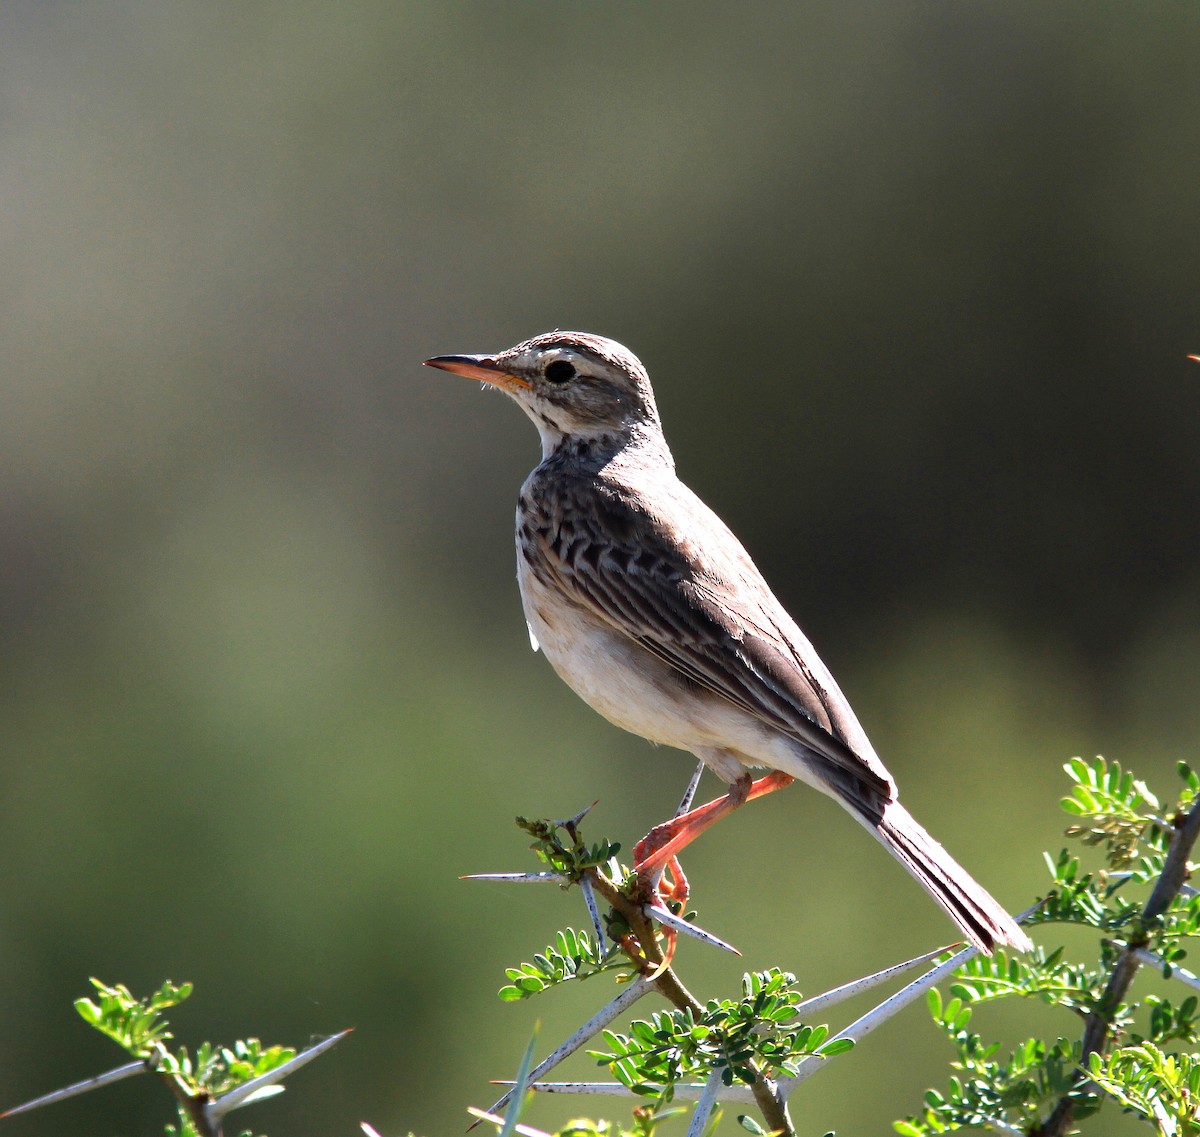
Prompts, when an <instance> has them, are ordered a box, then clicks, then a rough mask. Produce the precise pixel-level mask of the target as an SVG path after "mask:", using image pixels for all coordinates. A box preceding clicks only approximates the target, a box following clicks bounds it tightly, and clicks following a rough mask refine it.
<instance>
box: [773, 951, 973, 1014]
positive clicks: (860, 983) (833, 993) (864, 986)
mask: <svg viewBox="0 0 1200 1137" xmlns="http://www.w3.org/2000/svg"><path fill="white" fill-rule="evenodd" d="M948 950H949V949H948V948H944V947H941V948H935V949H934V950H933V951H927V952H926V953H925V954H924V955H918V956H914V957H913V958H912V959H906V960H905V961H904V962H903V963H896V964H893V965H892V966H891V967H885V968H884V969H883V970H882V971H876V972H875V973H874V974H873V975H864V976H863V977H862V978H861V979H852V980H851V981H850V982H849V983H843V984H842V985H841V986H840V987H834V988H833V989H832V990H830V991H826V992H825V993H824V994H822V995H814V996H813V997H812V998H811V999H805V1000H804V1002H802V1003H797V1004H796V1013H797V1014H811V1013H812V1012H814V1011H823V1010H825V1008H826V1007H833V1006H836V1005H837V1004H838V1003H843V1002H845V1001H846V1000H847V999H852V998H853V997H854V996H855V995H861V994H862V993H863V992H864V991H869V990H870V989H871V988H872V987H878V986H879V984H880V983H886V982H887V981H888V980H889V979H894V978H895V977H896V976H897V975H903V974H904V973H905V972H906V971H911V970H912V969H913V968H914V967H920V966H921V964H923V963H928V962H929V961H930V960H931V959H937V957H938V956H939V955H945V953H946V952H947V951H948Z"/></svg>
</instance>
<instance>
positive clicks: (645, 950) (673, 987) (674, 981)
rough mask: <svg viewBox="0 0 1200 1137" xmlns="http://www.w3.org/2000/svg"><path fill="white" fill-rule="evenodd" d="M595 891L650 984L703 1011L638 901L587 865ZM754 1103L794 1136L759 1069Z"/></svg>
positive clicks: (682, 1006)
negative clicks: (637, 951)
mask: <svg viewBox="0 0 1200 1137" xmlns="http://www.w3.org/2000/svg"><path fill="white" fill-rule="evenodd" d="M588 873H589V875H590V876H591V878H592V883H593V884H594V885H595V887H596V891H597V892H598V893H599V894H600V895H601V896H603V897H604V899H605V900H606V901H607V902H608V903H609V904H610V905H612V907H613V908H614V909H615V910H616V911H617V912H618V913H619V914H620V915H621V917H622V918H623V919H624V920H625V923H626V924H627V925H628V926H629V930H630V932H631V934H632V935H633V936H634V938H635V939H636V940H637V942H638V946H639V947H640V948H641V950H642V954H643V956H644V958H645V962H646V964H648V965H649V967H650V969H651V971H653V972H656V974H655V977H654V980H653V986H654V989H655V990H656V991H657V992H658V993H659V994H660V995H662V997H663V998H664V999H666V1000H667V1002H668V1003H670V1004H671V1005H672V1006H674V1007H677V1008H678V1009H679V1010H681V1011H684V1010H686V1011H691V1012H692V1014H694V1015H700V1014H702V1013H703V1008H702V1007H701V1005H700V1003H699V1001H698V1000H697V999H696V997H695V996H694V995H693V994H692V993H691V992H690V991H689V990H688V989H687V988H686V987H685V986H684V985H683V983H682V982H681V981H680V979H679V976H678V975H676V974H675V972H674V970H673V969H672V968H670V967H662V962H663V957H662V952H661V951H660V950H659V947H658V940H657V938H656V937H655V931H654V923H653V921H652V920H651V919H650V918H649V917H648V916H647V915H646V913H645V911H644V910H643V907H642V905H641V904H640V903H638V902H637V901H634V900H631V899H630V898H629V897H628V896H626V895H625V894H624V893H623V892H622V891H621V890H620V889H619V888H618V887H617V886H616V885H615V884H614V883H613V882H612V881H611V880H610V879H609V878H608V877H607V876H605V875H604V873H602V872H600V871H599V870H598V869H588ZM751 1093H752V1094H753V1095H754V1104H755V1105H756V1106H758V1109H759V1112H760V1113H761V1114H762V1115H763V1120H764V1121H765V1122H766V1123H767V1128H768V1130H778V1131H780V1132H781V1133H783V1134H784V1137H795V1134H796V1130H795V1127H794V1126H793V1125H792V1119H791V1118H790V1117H789V1116H788V1112H787V1103H786V1100H785V1098H784V1097H783V1095H782V1094H781V1093H780V1091H779V1088H778V1087H777V1086H776V1084H775V1083H774V1082H773V1081H772V1080H771V1079H770V1078H767V1077H766V1076H765V1075H763V1074H761V1073H759V1076H758V1080H757V1081H756V1082H755V1083H754V1084H753V1085H752V1086H751Z"/></svg>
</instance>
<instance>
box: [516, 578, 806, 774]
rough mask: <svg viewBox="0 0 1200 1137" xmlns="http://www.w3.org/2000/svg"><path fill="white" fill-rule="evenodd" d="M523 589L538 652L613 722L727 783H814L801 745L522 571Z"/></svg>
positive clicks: (526, 614) (528, 618) (593, 707)
mask: <svg viewBox="0 0 1200 1137" xmlns="http://www.w3.org/2000/svg"><path fill="white" fill-rule="evenodd" d="M522 567H523V566H522ZM518 582H519V584H520V588H521V600H522V603H523V605H524V608H525V618H526V620H527V621H528V623H529V628H530V632H531V633H532V635H533V637H534V638H535V639H536V641H537V644H538V647H539V648H540V649H541V651H542V652H543V653H544V654H545V656H546V658H547V659H548V660H549V661H550V664H551V665H552V666H553V668H554V670H555V671H557V672H558V674H559V676H560V677H561V678H562V679H563V680H564V681H565V682H566V683H567V685H568V686H570V687H571V689H572V690H574V691H575V693H576V694H577V695H579V697H580V698H581V699H583V701H584V702H585V703H587V704H588V706H590V707H591V708H592V709H593V710H595V711H597V712H599V713H600V714H602V715H603V716H604V717H605V718H606V719H608V720H609V722H612V723H614V724H615V725H617V726H619V727H621V728H622V729H624V730H628V731H630V732H632V733H633V734H639V735H641V736H642V737H643V738H647V739H649V740H650V741H651V742H656V743H661V744H663V745H665V746H675V747H678V748H679V749H681V750H690V751H691V752H692V753H694V754H696V755H697V756H698V757H700V758H701V759H703V761H704V762H705V763H707V764H708V765H709V766H710V767H711V768H712V770H713V771H714V772H715V773H716V774H717V775H718V776H719V777H721V778H722V779H724V780H725V781H734V780H736V779H737V778H738V776H739V775H740V774H742V773H743V772H744V771H745V769H746V768H747V767H748V766H766V767H770V768H772V769H779V770H784V771H785V772H787V773H789V774H792V775H793V776H794V777H800V778H803V779H804V780H805V781H812V778H811V775H810V773H809V770H808V768H807V763H805V762H804V761H803V759H802V757H801V755H800V753H799V752H798V747H797V744H796V743H795V742H794V741H792V740H790V739H788V738H787V737H786V736H784V735H783V734H781V733H780V732H779V731H777V730H775V729H774V728H772V727H770V726H768V725H767V724H765V723H763V722H762V721H760V720H759V719H757V718H755V717H754V716H753V715H749V714H747V713H746V712H745V711H742V710H741V709H739V708H738V707H736V706H734V705H733V704H732V703H730V702H728V701H727V700H725V699H723V698H721V697H720V696H718V695H714V694H712V693H711V692H709V691H706V690H704V689H702V688H698V687H697V686H696V685H695V684H692V683H690V682H688V681H687V680H685V679H684V677H683V676H682V675H680V673H679V672H677V671H676V670H675V669H674V668H672V667H670V666H669V665H668V664H666V663H664V662H663V661H662V660H660V659H658V658H657V657H656V656H654V655H652V654H651V653H650V652H648V651H647V650H646V649H645V648H643V647H641V646H639V645H638V644H636V643H635V642H634V641H632V640H630V639H629V638H628V637H626V636H624V635H622V634H621V633H619V632H616V631H614V630H612V629H611V628H609V627H608V626H607V625H606V624H604V623H602V622H601V621H600V620H598V619H596V618H595V617H593V616H592V615H591V614H590V613H588V612H587V611H585V610H584V609H581V608H578V607H575V606H573V605H570V604H567V603H565V602H564V601H563V600H562V599H561V597H559V596H557V595H550V594H548V592H547V590H546V587H545V586H544V585H542V584H541V583H540V582H539V581H538V580H537V579H536V577H534V576H533V575H532V574H531V573H529V572H527V571H522V572H520V573H519V574H518ZM813 784H816V783H815V782H814V783H813ZM821 788H824V787H821Z"/></svg>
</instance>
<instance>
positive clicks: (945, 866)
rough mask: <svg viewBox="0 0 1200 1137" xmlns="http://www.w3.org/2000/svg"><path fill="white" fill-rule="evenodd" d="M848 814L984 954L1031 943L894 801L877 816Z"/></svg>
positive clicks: (1022, 948)
mask: <svg viewBox="0 0 1200 1137" xmlns="http://www.w3.org/2000/svg"><path fill="white" fill-rule="evenodd" d="M853 812H854V813H855V814H856V816H858V818H859V820H861V821H862V822H863V824H864V825H865V826H866V827H867V828H868V829H870V830H871V831H872V832H873V833H874V834H875V837H876V838H877V839H878V841H879V843H880V844H881V845H883V847H884V848H885V849H887V850H888V852H889V853H891V854H892V856H893V857H895V858H896V860H898V861H899V862H900V863H901V864H902V865H903V866H904V867H905V868H906V869H908V871H909V872H910V873H911V874H912V876H913V878H914V879H915V880H916V881H917V883H918V884H920V885H921V886H922V887H923V888H924V889H925V891H926V892H928V893H929V895H930V896H932V897H933V898H934V900H936V901H937V902H938V903H939V904H940V905H941V906H942V907H943V908H945V909H946V911H947V912H948V913H949V915H950V919H951V920H953V921H954V922H955V923H956V924H957V925H958V926H959V928H961V929H962V932H963V934H964V935H965V936H966V937H967V939H968V940H970V941H971V943H973V944H974V945H975V946H976V947H977V948H978V949H979V950H980V951H981V952H983V953H984V954H985V955H991V954H992V951H993V950H994V948H995V947H996V945H997V944H1009V945H1010V946H1012V947H1014V948H1016V949H1017V950H1018V951H1029V950H1030V949H1031V948H1032V947H1033V944H1032V943H1030V940H1029V937H1028V936H1027V935H1026V934H1025V933H1024V932H1023V931H1021V929H1020V928H1019V927H1018V926H1017V922H1016V921H1015V920H1014V919H1013V918H1012V917H1011V916H1010V915H1009V914H1008V913H1007V912H1006V911H1005V910H1004V909H1003V908H1001V907H1000V905H999V904H997V903H996V901H995V900H993V899H992V897H991V896H990V895H989V894H988V892H987V890H986V889H984V888H983V886H982V885H980V884H977V883H976V882H975V881H974V880H973V879H972V878H971V876H970V874H969V873H968V872H967V870H966V869H964V868H963V867H962V865H960V864H959V863H958V862H957V861H956V860H955V859H954V858H953V857H952V856H950V854H949V853H947V852H946V850H945V849H943V848H942V847H941V845H939V844H938V843H937V842H936V841H935V840H934V839H933V838H932V837H930V836H929V834H928V833H926V832H925V830H924V829H923V828H922V827H921V825H920V823H919V822H917V821H916V820H915V819H914V818H913V816H912V814H910V813H909V812H908V810H907V809H905V808H904V806H902V805H901V804H900V803H899V802H898V801H891V802H888V803H887V805H885V806H884V808H883V815H882V817H880V816H879V814H875V816H874V817H871V816H864V815H863V814H862V813H861V812H860V811H859V810H857V809H855V810H853Z"/></svg>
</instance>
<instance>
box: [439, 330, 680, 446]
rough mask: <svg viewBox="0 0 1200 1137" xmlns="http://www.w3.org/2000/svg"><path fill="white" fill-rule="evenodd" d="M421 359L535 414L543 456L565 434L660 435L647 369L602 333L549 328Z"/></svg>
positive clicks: (622, 438) (621, 439)
mask: <svg viewBox="0 0 1200 1137" xmlns="http://www.w3.org/2000/svg"><path fill="white" fill-rule="evenodd" d="M425 363H426V364H427V365H428V366H429V367H440V368H441V369H442V370H443V371H452V372H454V373H455V374H456V375H465V376H467V377H468V378H470V379H481V380H482V381H483V382H484V383H489V384H491V385H492V386H493V387H499V388H500V390H502V391H504V392H505V393H506V394H508V395H511V396H512V398H513V399H515V400H516V402H518V403H519V404H520V405H521V408H522V409H523V410H524V411H525V413H526V414H527V415H529V417H530V418H531V419H533V421H534V423H535V424H536V426H537V428H538V432H539V433H540V434H541V436H542V449H543V450H544V451H545V452H546V453H547V454H549V453H550V452H552V451H553V450H554V448H555V447H556V446H557V445H558V444H559V443H560V442H561V441H562V440H563V439H564V438H583V439H587V438H599V437H602V436H611V437H613V438H614V440H616V441H618V442H627V441H631V440H633V439H635V438H637V437H639V436H642V435H646V434H647V433H651V434H653V435H655V436H661V430H660V427H659V422H658V410H657V408H656V407H655V405H654V392H653V391H652V390H651V389H650V379H649V377H648V376H647V375H646V369H645V368H644V367H643V366H642V365H641V363H640V361H639V360H638V358H637V357H636V356H635V355H634V354H633V353H632V352H631V351H629V350H628V349H627V348H624V347H622V346H621V345H620V344H619V343H617V342H616V341H614V340H610V339H605V338H604V337H603V336H593V335H589V334H587V333H586V332H546V333H545V334H544V335H540V336H534V338H533V339H530V340H525V342H524V343H519V344H517V345H516V347H510V348H508V349H507V350H506V351H502V352H500V353H499V354H497V355H438V356H434V358H433V359H427V360H425Z"/></svg>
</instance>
